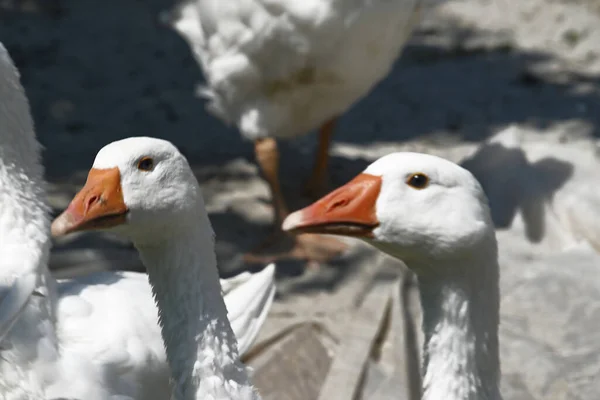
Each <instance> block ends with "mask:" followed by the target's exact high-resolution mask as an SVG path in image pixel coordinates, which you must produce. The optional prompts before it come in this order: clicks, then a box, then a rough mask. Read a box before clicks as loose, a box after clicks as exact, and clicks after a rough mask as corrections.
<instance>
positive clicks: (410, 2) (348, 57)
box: [170, 0, 428, 262]
mask: <svg viewBox="0 0 600 400" xmlns="http://www.w3.org/2000/svg"><path fill="white" fill-rule="evenodd" d="M427 1H428V0H303V1H298V0H228V1H223V0H184V1H183V2H182V3H181V4H180V5H179V6H178V7H177V9H176V11H175V13H174V15H173V16H172V17H171V18H170V19H171V20H172V21H173V22H172V25H173V27H174V28H175V29H176V30H177V31H178V32H179V33H180V34H181V35H182V36H183V38H184V39H185V40H186V41H187V42H188V44H189V46H190V48H191V49H192V53H193V54H194V56H195V57H196V60H197V61H198V63H199V64H200V65H201V67H202V70H203V71H204V76H205V79H206V86H205V87H203V88H202V90H201V93H202V94H203V95H204V96H205V97H206V98H208V100H209V103H208V109H209V110H210V111H211V112H212V113H213V114H215V115H216V116H218V117H219V118H221V119H222V120H223V121H225V122H226V123H228V124H234V125H236V126H237V128H238V129H239V130H240V132H241V134H242V136H243V137H245V138H246V139H249V140H253V141H254V143H255V154H256V159H257V162H258V164H259V165H260V168H261V170H262V172H263V174H264V177H265V180H266V181H267V183H268V185H269V189H270V192H271V197H272V202H273V205H274V220H275V221H274V222H275V230H274V236H272V237H271V240H267V241H266V242H265V243H263V244H261V245H259V246H258V248H257V249H256V251H255V252H253V254H248V255H247V256H246V260H247V261H251V262H272V261H276V260H277V259H286V258H297V259H306V260H310V261H325V260H327V259H329V258H332V257H334V256H336V255H338V254H339V253H340V252H341V251H343V249H344V248H345V246H343V245H342V244H341V243H339V242H337V241H335V240H333V239H332V238H322V237H318V236H317V237H315V236H314V235H303V236H299V237H297V238H294V240H295V245H294V246H292V248H291V249H290V250H289V251H286V252H279V255H276V256H266V257H265V256H264V255H260V254H257V253H260V252H262V250H264V249H265V248H268V247H269V246H270V244H271V243H272V242H274V241H273V240H272V239H276V240H280V239H281V238H285V235H283V234H282V232H281V230H280V225H281V222H282V221H283V219H284V218H285V217H286V216H287V215H288V214H289V210H288V207H287V204H286V201H285V199H284V196H283V193H282V191H281V188H280V184H279V176H278V170H279V152H278V150H277V143H276V141H275V139H276V138H290V137H293V136H296V135H300V134H306V133H308V132H310V131H311V130H313V129H315V128H319V146H318V150H317V156H316V157H315V163H314V167H313V171H312V175H311V177H310V179H309V181H308V184H307V187H306V192H307V193H308V194H309V195H311V196H313V197H318V195H319V194H322V192H323V190H324V189H325V186H326V176H327V175H326V170H327V163H328V151H329V146H330V142H331V137H332V134H333V129H334V125H335V124H334V123H335V121H336V119H337V117H339V116H340V115H341V114H343V113H344V112H346V111H347V110H348V108H350V106H352V105H353V104H354V103H355V102H356V101H358V100H360V99H361V98H362V97H363V96H365V95H367V94H368V93H369V91H370V90H371V89H372V88H373V87H374V86H375V85H376V84H377V83H378V82H380V81H381V80H382V79H383V78H384V77H385V76H386V75H387V74H388V73H389V72H390V70H391V68H392V66H393V64H394V62H395V61H396V59H397V58H398V56H399V55H400V52H401V50H402V48H403V47H404V45H405V44H406V42H407V40H408V38H409V35H410V33H411V31H412V29H413V27H414V26H415V24H416V22H418V19H419V18H418V17H419V14H420V10H421V8H422V7H423V6H424V3H425V2H427Z"/></svg>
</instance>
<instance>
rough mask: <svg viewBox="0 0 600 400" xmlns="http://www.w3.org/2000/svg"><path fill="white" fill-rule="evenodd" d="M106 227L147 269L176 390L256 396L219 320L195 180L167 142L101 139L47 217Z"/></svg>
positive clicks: (190, 394)
mask: <svg viewBox="0 0 600 400" xmlns="http://www.w3.org/2000/svg"><path fill="white" fill-rule="evenodd" d="M147 193H152V194H153V195H152V196H147ZM109 228H112V229H113V230H114V231H115V232H118V233H121V234H123V235H125V236H126V237H128V238H129V239H130V240H132V242H133V243H134V245H135V247H136V248H137V249H138V251H139V252H140V256H141V259H142V261H143V262H144V265H145V266H146V268H147V270H148V276H149V278H150V283H151V285H152V290H153V292H154V296H155V298H156V302H157V304H158V308H159V312H160V324H161V328H162V336H163V340H164V342H165V346H166V349H167V358H168V360H169V365H170V367H171V373H172V378H173V382H174V392H175V398H176V399H181V400H187V399H207V398H209V399H215V400H216V399H258V397H259V396H258V394H257V393H256V392H255V391H254V389H253V387H252V385H251V384H250V382H249V379H248V375H247V373H246V369H245V367H244V365H243V364H242V363H241V361H240V360H239V353H238V348H237V343H236V339H235V336H234V334H233V331H232V329H231V326H230V324H229V320H228V319H227V309H226V307H225V302H224V301H223V297H222V296H221V285H220V284H219V275H218V270H217V260H216V254H215V249H214V233H213V230H212V227H211V224H210V221H209V219H208V213H207V212H206V209H205V206H204V200H203V198H202V193H201V191H200V186H199V185H198V182H197V181H196V178H195V177H194V174H193V172H192V170H191V168H190V166H189V165H188V162H187V160H186V159H185V157H184V156H183V155H182V154H181V153H180V152H179V151H178V150H177V149H176V148H175V146H173V145H172V144H171V143H169V142H167V141H165V140H160V139H153V138H146V137H139V138H129V139H124V140H120V141H117V142H113V143H111V144H109V145H107V146H105V147H104V148H102V149H101V150H100V152H99V153H98V155H97V156H96V159H95V161H94V165H93V167H92V169H91V170H90V173H89V175H88V179H87V182H86V185H85V187H84V188H83V189H82V190H81V191H80V192H79V193H78V194H77V195H76V196H75V198H74V199H73V201H72V202H71V204H70V205H69V207H68V208H67V210H66V211H65V212H64V213H63V214H61V215H60V216H59V217H57V218H56V220H55V221H54V222H53V223H52V232H53V234H55V235H63V234H66V233H69V232H73V231H80V230H88V229H109ZM267 286H268V285H267ZM263 290H264V289H263ZM257 300H258V301H263V300H262V299H257V298H256V296H247V297H245V301H248V302H251V303H252V302H255V301H257Z"/></svg>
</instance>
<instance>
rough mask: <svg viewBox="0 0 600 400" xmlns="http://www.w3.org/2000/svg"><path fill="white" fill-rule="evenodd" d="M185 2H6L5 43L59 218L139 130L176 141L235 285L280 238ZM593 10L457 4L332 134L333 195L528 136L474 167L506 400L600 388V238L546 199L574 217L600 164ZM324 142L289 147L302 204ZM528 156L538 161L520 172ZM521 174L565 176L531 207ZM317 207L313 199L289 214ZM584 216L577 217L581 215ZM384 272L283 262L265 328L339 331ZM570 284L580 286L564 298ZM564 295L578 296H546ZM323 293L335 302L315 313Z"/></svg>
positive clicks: (115, 262) (421, 34) (506, 2)
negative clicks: (387, 168)
mask: <svg viewBox="0 0 600 400" xmlns="http://www.w3.org/2000/svg"><path fill="white" fill-rule="evenodd" d="M170 6H171V4H170V2H169V1H166V0H148V1H137V0H120V1H119V2H98V1H93V0H53V1H50V0H48V1H45V2H39V3H37V2H35V1H32V0H30V1H18V2H17V1H14V0H0V41H2V42H3V43H4V44H5V45H6V47H7V48H8V50H9V52H10V53H11V55H12V56H13V58H14V60H15V62H16V64H17V66H18V67H19V69H20V70H21V72H22V77H23V83H24V85H25V87H26V90H27V94H28V96H29V98H30V100H31V105H32V109H33V113H34V117H35V120H36V124H37V131H38V136H39V139H40V141H41V142H42V143H43V145H44V146H45V152H44V162H45V165H46V167H47V177H48V180H49V181H50V192H51V202H52V205H53V207H55V209H56V210H57V211H58V210H60V209H61V208H63V207H65V206H66V204H67V203H68V201H69V200H70V198H71V196H72V195H73V194H74V192H75V191H76V190H77V188H78V187H79V186H80V185H81V184H82V183H83V181H84V179H85V174H86V172H87V169H88V168H89V166H90V165H91V163H92V160H93V157H94V155H95V154H96V152H97V151H98V150H99V149H100V148H101V147H102V146H103V145H104V144H106V143H108V142H110V141H113V140H117V139H120V138H124V137H128V136H135V135H147V136H156V137H161V138H165V139H168V140H171V141H172V142H174V143H175V144H176V145H177V146H179V147H180V148H181V149H182V151H183V152H184V153H185V154H186V155H187V157H188V158H189V159H190V161H191V163H192V164H193V165H194V168H195V169H196V172H197V175H198V178H199V180H200V182H201V183H202V186H203V190H204V195H205V197H206V200H207V204H208V207H209V211H210V213H211V220H212V222H213V225H214V228H215V230H216V233H217V241H218V243H217V247H218V248H217V251H218V257H219V261H220V267H221V269H222V272H223V275H224V276H227V275H230V274H233V273H235V272H239V271H241V270H243V269H246V268H247V266H244V265H243V264H242V263H241V261H240V257H239V255H240V253H241V252H242V251H244V250H247V249H248V248H250V247H251V245H252V244H254V243H255V240H256V238H257V237H258V235H259V234H261V233H266V232H267V229H268V222H269V221H268V218H269V215H270V214H269V206H268V199H267V188H266V185H265V184H264V183H263V182H262V181H261V180H260V178H259V176H258V173H257V168H256V166H255V165H254V163H253V157H252V146H251V144H250V143H246V142H243V141H242V139H241V138H240V137H239V135H238V134H237V133H236V131H235V130H233V129H229V128H227V127H225V126H224V125H223V124H222V123H221V122H220V121H218V120H216V119H215V118H213V117H211V116H209V115H207V114H206V112H205V111H204V109H203V104H202V101H201V100H200V99H198V98H197V97H196V96H195V94H194V88H195V86H196V85H197V84H198V83H200V82H201V81H202V76H201V73H200V72H199V69H198V67H197V65H196V63H195V62H194V61H193V60H192V57H191V55H190V53H189V50H188V47H187V46H186V45H185V43H184V42H183V40H182V39H181V38H180V37H178V36H177V35H176V34H175V33H174V32H173V31H171V30H170V29H168V28H166V27H164V26H161V25H160V24H159V22H158V18H157V14H158V13H159V12H160V11H162V10H165V9H168V8H169V7H170ZM595 11H598V12H600V7H599V5H598V2H593V1H588V2H584V1H583V0H577V1H566V0H564V1H552V0H529V1H527V2H516V1H513V0H493V1H491V0H490V1H483V0H463V1H459V0H457V1H454V2H450V3H448V4H445V5H444V6H442V7H439V8H438V9H437V10H435V12H432V13H430V14H428V15H427V16H426V18H425V20H424V21H423V23H422V24H421V25H420V27H419V29H418V30H417V32H416V34H415V36H414V38H413V39H412V40H411V42H410V43H409V45H408V46H407V48H406V50H405V52H404V55H403V57H402V59H401V60H400V61H399V62H398V63H397V65H396V67H395V68H394V70H393V72H392V73H391V74H390V76H389V77H388V78H387V79H386V80H385V81H384V82H382V83H381V84H380V85H379V86H378V87H377V88H376V90H374V91H373V93H371V95H369V96H368V97H366V98H365V99H363V100H362V101H360V102H359V103H358V104H356V106H355V107H353V108H352V109H351V110H350V111H349V112H348V113H347V114H346V115H344V116H343V118H342V120H341V122H340V124H339V128H338V132H337V133H336V136H335V146H334V149H333V157H332V163H331V164H332V165H331V171H332V173H331V187H332V188H333V187H335V186H337V185H340V184H342V183H343V182H345V181H347V180H349V179H350V178H351V177H352V176H353V175H355V174H356V173H358V172H359V171H361V170H362V169H363V168H364V167H365V166H366V165H367V164H368V163H369V162H370V161H371V160H374V159H375V158H377V157H379V156H381V155H383V154H387V153H389V152H391V151H394V150H413V151H423V152H428V153H433V154H438V155H442V156H445V157H447V158H449V159H451V160H453V161H456V162H461V161H463V160H464V159H465V157H472V156H473V155H474V152H475V151H476V150H477V149H478V146H479V145H480V144H481V143H482V142H483V141H484V140H486V139H488V138H490V137H492V136H493V135H494V134H495V133H496V132H498V131H500V130H502V129H504V128H506V127H507V126H509V125H511V124H516V125H517V126H519V128H518V131H519V132H520V134H521V136H522V138H524V139H522V141H521V142H519V141H517V142H519V143H517V145H516V146H517V147H518V148H522V149H523V150H519V151H521V153H522V154H521V153H519V151H517V152H516V153H515V152H514V151H511V148H510V146H508V145H506V146H504V147H503V150H502V149H501V150H502V151H500V150H498V149H495V150H493V154H494V155H496V156H498V155H499V154H506V157H505V158H502V157H500V156H498V158H493V157H492V158H493V159H494V160H499V161H498V164H496V165H495V166H493V165H492V163H491V162H488V163H487V164H486V162H485V161H484V162H483V163H481V162H479V161H477V159H476V157H475V161H472V159H473V158H472V159H471V161H470V162H471V164H470V167H471V168H472V170H474V171H479V173H480V175H478V178H480V179H481V180H482V181H483V182H484V185H485V186H486V190H487V191H488V195H489V196H490V200H491V203H492V207H493V208H494V213H495V220H496V222H497V225H498V228H499V238H500V243H501V249H502V252H501V254H502V257H503V258H502V260H504V264H503V265H502V267H503V283H502V285H503V286H502V287H503V296H504V297H503V303H502V306H503V326H502V338H501V339H502V342H503V348H502V357H503V370H504V380H503V391H504V395H505V398H506V399H524V400H527V399H536V400H537V399H586V400H593V399H594V398H596V396H597V393H598V390H599V389H600V384H598V383H595V382H594V379H593V377H594V376H597V373H598V372H599V371H600V367H599V366H600V343H598V342H599V341H600V340H599V339H596V338H592V336H597V335H596V332H597V331H599V330H600V325H599V323H598V322H596V321H599V320H600V319H599V316H600V311H598V309H599V308H598V304H600V290H599V289H598V287H600V283H598V286H594V284H593V283H594V280H593V279H592V280H590V281H588V282H587V283H586V282H582V280H585V279H582V278H581V276H593V277H597V275H598V274H597V273H596V272H595V267H596V266H597V265H598V263H596V261H597V259H596V258H595V257H596V253H595V251H594V250H591V249H588V248H585V249H580V248H578V247H576V248H575V249H573V247H572V246H574V245H575V244H577V245H579V244H580V242H581V240H579V239H581V238H583V239H588V241H589V242H590V243H592V244H594V243H593V242H594V240H593V236H594V234H589V235H587V236H586V234H581V235H579V236H577V235H575V234H573V229H571V228H570V227H569V228H565V225H564V224H563V222H564V219H561V218H560V215H562V214H560V212H558V214H557V211H556V209H553V208H552V207H553V205H552V204H550V203H548V201H546V200H547V199H555V198H558V199H564V201H563V203H559V205H560V204H564V205H565V208H564V209H567V208H568V210H570V211H569V212H571V211H572V210H573V209H575V210H576V211H577V207H575V206H574V205H573V203H572V202H571V203H570V202H569V201H571V200H570V199H572V198H571V197H568V193H567V194H565V188H571V189H572V191H569V193H575V192H577V190H580V188H582V187H590V185H591V186H593V183H594V182H597V181H598V173H597V172H594V171H597V169H594V168H595V167H594V165H596V164H594V162H596V161H595V159H594V156H590V160H591V161H589V162H588V163H587V164H585V165H583V164H582V165H579V164H581V161H580V159H579V158H580V157H579V154H580V153H581V152H585V151H589V150H590V149H592V148H593V145H594V143H595V141H596V138H597V137H599V136H600V130H599V128H598V127H600V124H599V122H600V98H599V95H600V46H599V44H600V18H599V17H598V15H600V14H598V13H596V12H595ZM314 139H315V138H314V135H308V136H306V137H302V138H299V139H297V140H294V141H292V142H287V143H284V144H283V146H282V147H283V157H282V159H283V160H284V162H283V165H282V172H281V174H282V175H281V176H282V180H283V184H284V190H285V191H286V193H287V194H288V195H289V198H290V199H292V198H294V199H296V198H298V195H297V193H298V192H299V188H300V186H301V184H302V183H303V181H304V179H305V178H306V176H307V174H308V171H309V170H310V166H311V163H312V154H313V153H312V149H313V148H314V145H315V140H314ZM519 146H520V147H519ZM540 146H541V147H540ZM569 146H571V147H569ZM567 147H569V148H570V149H572V150H570V152H568V151H566V149H567ZM540 148H543V151H542V150H540ZM480 150H481V149H480ZM513 150H514V149H513ZM563 152H564V155H563V156H562V158H561V157H558V158H557V159H554V158H552V155H553V154H554V155H562V154H563ZM478 154H480V153H478ZM532 154H533V155H532ZM581 154H583V153H581ZM475 155H477V154H475ZM515 157H516V158H515ZM519 157H520V158H519ZM532 157H533V158H532ZM544 157H546V158H551V159H552V160H553V161H550V164H548V162H547V161H546V158H544ZM492 158H490V157H487V156H486V155H485V154H484V156H483V159H484V160H490V159H492ZM523 159H529V161H526V162H524V163H522V164H519V162H522V161H523ZM503 160H504V161H503ZM538 161H539V162H541V161H544V162H541V163H538ZM513 162H515V163H517V164H514V163H513ZM561 163H562V164H561ZM515 165H518V168H517V167H514V166H515ZM490 166H492V167H494V168H490ZM467 167H469V164H468V162H467ZM480 167H481V168H483V169H479V170H478V168H480ZM512 167H514V168H512ZM486 168H487V169H486ZM521 168H524V169H521ZM486 171H487V172H486ZM490 171H491V172H490ZM494 171H496V172H498V171H500V175H498V174H495V173H494ZM523 171H527V174H529V173H533V174H534V175H527V176H528V177H531V176H533V177H539V176H540V175H539V174H544V173H545V174H546V175H544V176H549V177H550V178H549V179H546V180H544V182H546V183H547V184H544V185H541V186H539V185H538V186H537V187H539V188H542V189H543V190H542V189H540V190H541V191H537V192H536V195H537V196H538V197H536V199H537V198H541V197H540V196H542V195H543V196H542V197H543V199H546V200H544V201H542V202H538V203H535V204H536V205H535V206H533V211H532V206H531V204H532V203H531V201H530V200H531V197H527V196H521V197H520V196H519V195H514V196H508V197H507V196H506V195H507V193H509V194H510V193H513V194H514V193H519V194H522V193H525V192H527V193H530V191H527V190H525V189H523V188H527V187H529V186H528V185H530V184H531V185H533V184H532V181H528V180H527V179H525V178H524V174H523ZM486 173H487V175H486ZM574 177H578V179H579V180H577V179H575V180H574ZM586 180H587V182H586ZM517 181H519V182H521V183H519V185H518V189H516V186H515V184H514V182H517ZM523 181H525V182H526V183H525V184H523V183H522V182H523ZM486 182H487V183H488V184H487V185H486ZM527 182H528V183H527ZM548 182H549V183H548ZM569 182H575V183H573V185H575V184H578V185H580V186H569V185H568V184H569ZM533 186H535V185H533ZM533 186H531V187H533ZM560 190H563V191H562V192H560ZM569 190H570V189H569ZM559 192H560V193H559ZM540 193H542V194H540ZM561 193H562V194H561ZM560 196H563V197H560ZM565 196H566V197H565ZM589 199H590V200H589V202H588V203H586V205H585V207H587V208H586V210H592V211H593V210H594V207H595V206H596V205H597V204H599V202H596V198H595V197H593V196H592V197H589ZM305 203H306V201H305V200H303V199H301V198H299V199H298V200H296V201H294V202H293V203H292V204H293V205H294V206H301V205H303V204H305ZM549 204H550V205H549ZM567 206H568V207H567ZM569 207H570V208H569ZM536 210H537V211H536ZM540 210H541V211H540ZM544 212H550V213H551V214H552V215H558V216H557V217H556V221H555V222H556V225H548V221H547V218H546V219H545V220H544V219H543V218H542V221H546V223H545V225H544V224H542V225H540V219H539V218H537V219H536V218H534V217H531V215H532V214H533V215H537V216H539V215H543V214H544ZM540 213H541V214H540ZM573 215H575V217H573V216H572V215H571V214H569V218H571V217H572V218H576V217H577V216H578V215H580V214H576V213H575V214H573ZM528 216H529V217H528ZM565 218H566V217H565ZM572 218H571V219H572ZM584 218H585V217H580V219H584ZM531 221H534V222H535V223H533V222H531ZM540 226H542V228H540ZM549 226H550V228H549ZM540 229H541V230H540ZM563 231H564V234H561V235H559V234H557V233H556V232H563ZM575 236H577V237H576V238H575V239H573V238H574V237H575ZM596 238H597V239H600V237H596ZM571 239H573V240H571ZM584 241H585V240H584ZM534 242H535V243H536V244H535V245H534V244H532V243H534ZM574 243H575V244H574ZM582 246H585V244H584V245H582ZM90 249H92V250H90ZM84 250H85V251H84ZM563 250H564V251H575V252H577V254H578V257H579V255H581V257H584V258H585V261H582V262H581V263H579V264H578V265H577V266H574V265H571V267H572V268H569V269H570V270H571V273H570V274H568V275H564V276H563V275H560V274H558V275H557V273H558V272H557V271H560V270H562V269H561V266H564V264H565V263H571V264H572V263H573V261H572V260H574V259H577V257H575V256H569V254H570V253H557V251H563ZM565 254H566V255H565ZM556 257H558V258H556ZM560 257H565V259H563V258H560ZM380 262H381V258H380V256H379V255H377V254H376V253H374V252H373V251H371V250H369V249H366V248H365V247H364V246H357V247H355V248H353V250H352V251H351V252H350V254H348V255H347V256H345V257H343V258H342V259H340V260H338V261H336V262H335V263H332V265H327V266H322V268H321V269H320V270H318V271H308V272H306V271H304V268H303V266H301V265H293V264H289V265H287V264H283V265H280V266H278V299H277V302H276V304H275V306H274V310H273V314H272V317H271V318H270V320H269V323H268V326H267V327H266V331H269V332H272V331H274V330H277V329H279V328H280V327H281V325H282V324H285V323H286V321H288V320H289V319H290V318H291V317H290V315H291V316H292V317H293V318H304V317H306V318H317V317H316V316H315V315H316V314H318V315H319V316H320V317H319V318H321V319H326V320H327V321H329V323H330V324H331V326H334V325H335V323H334V322H332V321H337V320H340V319H343V318H344V317H345V316H346V315H347V310H349V309H351V308H352V306H353V303H354V301H355V298H356V297H357V296H358V295H359V294H361V293H363V292H364V291H365V290H366V288H367V287H368V286H369V282H370V281H371V280H372V279H374V276H375V273H374V272H373V270H374V269H373V268H372V266H373V265H376V264H379V263H380ZM525 265H527V268H525ZM82 266H83V267H82ZM549 266H556V268H550V267H549ZM52 267H53V268H54V269H55V270H56V271H57V273H58V274H59V275H63V276H64V275H71V274H74V273H78V272H81V270H82V269H84V270H85V271H87V270H90V269H93V268H127V269H140V268H141V266H140V264H139V261H138V260H137V256H136V255H135V252H133V250H132V249H131V247H130V246H129V245H128V244H127V243H123V242H121V241H119V240H117V239H115V238H113V237H111V236H107V235H83V236H76V237H74V238H70V239H68V240H65V241H61V242H59V243H57V246H56V247H55V250H54V254H53V259H52ZM579 273H580V274H585V275H577V274H579ZM540 277H542V278H540ZM524 282H529V283H530V284H531V286H527V285H525V283H524ZM590 282H591V283H590ZM584 284H585V285H587V286H585V285H584ZM578 285H579V286H578ZM581 285H584V286H581ZM556 287H558V288H561V287H562V288H563V289H564V290H565V291H566V292H560V291H559V292H556V291H553V289H552V288H555V289H556ZM519 288H520V289H519ZM513 289H514V290H513ZM520 290H521V291H520ZM536 293H537V294H536ZM519 296H521V297H519ZM556 298H559V299H565V300H564V301H562V302H561V301H558V302H551V301H549V299H556ZM319 299H327V301H321V302H318V304H320V305H321V306H320V307H321V308H319V309H318V310H315V307H314V305H315V304H317V303H316V301H317V300H319ZM332 299H333V300H332ZM540 304H541V305H540ZM544 307H545V308H544ZM565 310H568V312H567V311H565ZM563 317H564V318H563ZM332 329H333V330H335V328H332ZM548 332H552V334H550V333H548ZM549 335H550V336H551V337H550V336H549ZM536 360H537V361H536ZM525 361H527V362H525Z"/></svg>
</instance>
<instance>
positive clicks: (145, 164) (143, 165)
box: [137, 157, 154, 171]
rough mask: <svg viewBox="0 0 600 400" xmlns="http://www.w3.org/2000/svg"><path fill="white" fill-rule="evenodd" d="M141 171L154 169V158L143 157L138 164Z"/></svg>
mask: <svg viewBox="0 0 600 400" xmlns="http://www.w3.org/2000/svg"><path fill="white" fill-rule="evenodd" d="M137 167H138V169H139V170H140V171H152V169H153V168H154V160H153V159H152V158H150V157H142V158H141V159H140V161H138V165H137Z"/></svg>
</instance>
